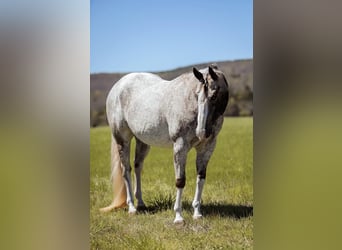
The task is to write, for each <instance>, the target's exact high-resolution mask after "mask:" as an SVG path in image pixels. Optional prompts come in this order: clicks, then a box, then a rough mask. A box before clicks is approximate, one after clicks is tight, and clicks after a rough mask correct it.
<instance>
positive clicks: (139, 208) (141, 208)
mask: <svg viewBox="0 0 342 250" xmlns="http://www.w3.org/2000/svg"><path fill="white" fill-rule="evenodd" d="M146 210H147V207H146V206H145V205H139V206H137V211H146Z"/></svg>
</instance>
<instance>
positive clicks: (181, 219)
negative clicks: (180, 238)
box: [173, 218, 185, 225]
mask: <svg viewBox="0 0 342 250" xmlns="http://www.w3.org/2000/svg"><path fill="white" fill-rule="evenodd" d="M173 224H175V225H185V220H184V219H183V218H177V219H175V220H174V221H173Z"/></svg>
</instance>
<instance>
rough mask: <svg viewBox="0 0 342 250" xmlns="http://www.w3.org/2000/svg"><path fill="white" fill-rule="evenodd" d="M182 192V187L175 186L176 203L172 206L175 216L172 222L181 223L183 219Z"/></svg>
mask: <svg viewBox="0 0 342 250" xmlns="http://www.w3.org/2000/svg"><path fill="white" fill-rule="evenodd" d="M182 193H183V188H177V194H176V203H175V206H174V211H175V212H176V218H175V220H174V221H173V223H183V222H184V219H183V217H182V214H181V213H182V201H181V200H182Z"/></svg>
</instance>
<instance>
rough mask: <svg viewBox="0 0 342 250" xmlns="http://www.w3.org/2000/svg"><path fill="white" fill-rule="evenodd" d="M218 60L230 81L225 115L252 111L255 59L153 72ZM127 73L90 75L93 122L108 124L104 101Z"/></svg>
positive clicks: (173, 72) (170, 75) (170, 74)
mask: <svg viewBox="0 0 342 250" xmlns="http://www.w3.org/2000/svg"><path fill="white" fill-rule="evenodd" d="M211 63H216V64H217V65H218V68H219V69H220V70H221V71H222V72H223V73H224V75H225V76H226V78H227V81H228V83H229V92H230V99H229V103H228V107H227V109H226V112H225V115H226V116H252V115H253V60H252V59H247V60H236V61H222V62H208V63H203V64H196V65H189V66H186V67H181V68H177V69H174V70H169V71H162V72H153V73H155V74H157V75H159V76H161V77H162V78H164V79H166V80H172V79H174V78H176V77H177V76H179V75H181V74H183V73H186V72H190V71H191V70H192V67H196V68H198V69H200V68H205V67H207V66H208V65H210V64H211ZM126 74H128V73H98V74H91V75H90V126H92V127H96V126H99V125H106V124H107V120H106V112H105V103H106V97H107V94H108V92H109V90H110V89H111V88H112V86H113V85H114V84H115V83H116V82H117V81H118V80H119V79H120V78H121V77H122V76H124V75H126Z"/></svg>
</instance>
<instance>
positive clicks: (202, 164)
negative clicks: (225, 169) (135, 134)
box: [192, 138, 216, 219]
mask: <svg viewBox="0 0 342 250" xmlns="http://www.w3.org/2000/svg"><path fill="white" fill-rule="evenodd" d="M215 145H216V138H213V139H212V140H211V141H209V142H208V143H207V144H205V145H201V146H199V147H197V148H196V151H197V156H196V169H197V180H196V192H195V197H194V200H193V202H192V207H193V208H194V215H193V218H194V219H199V218H201V217H202V213H201V197H202V192H203V187H204V182H205V177H206V172H207V165H208V162H209V160H210V157H211V155H212V153H213V152H214V149H215Z"/></svg>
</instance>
